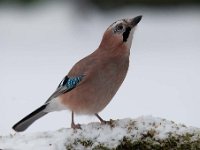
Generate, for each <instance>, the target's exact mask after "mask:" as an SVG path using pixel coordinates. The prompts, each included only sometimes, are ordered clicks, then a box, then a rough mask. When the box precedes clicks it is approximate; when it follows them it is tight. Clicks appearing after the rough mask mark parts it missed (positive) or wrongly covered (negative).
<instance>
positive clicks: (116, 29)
mask: <svg viewBox="0 0 200 150" xmlns="http://www.w3.org/2000/svg"><path fill="white" fill-rule="evenodd" d="M122 30H123V26H122V25H118V26H116V28H115V31H117V32H119V31H122Z"/></svg>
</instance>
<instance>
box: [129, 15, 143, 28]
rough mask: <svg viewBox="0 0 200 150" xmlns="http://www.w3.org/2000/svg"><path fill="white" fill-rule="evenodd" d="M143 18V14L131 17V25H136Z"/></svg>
mask: <svg viewBox="0 0 200 150" xmlns="http://www.w3.org/2000/svg"><path fill="white" fill-rule="evenodd" d="M141 19H142V16H137V17H135V18H133V19H131V25H132V26H133V27H134V26H136V25H137V24H138V23H139V22H140V20H141Z"/></svg>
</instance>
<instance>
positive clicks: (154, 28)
mask: <svg viewBox="0 0 200 150" xmlns="http://www.w3.org/2000/svg"><path fill="white" fill-rule="evenodd" d="M80 10H81V11H82V9H80ZM85 11H86V10H85ZM199 14H200V9H199V8H195V7H186V6H185V7H174V8H167V9H164V8H163V9H160V10H159V9H153V8H151V9H150V8H147V7H142V6H141V7H135V8H124V9H121V10H115V11H110V12H100V11H94V10H91V9H89V12H87V11H86V12H84V13H82V12H80V11H79V10H78V9H76V7H75V6H72V4H62V3H60V4H59V3H56V2H55V3H52V4H44V5H41V6H35V7H31V8H30V9H28V8H27V9H22V8H21V9H20V8H15V7H14V8H9V7H8V8H7V7H3V6H2V7H1V8H0V18H1V19H0V83H1V84H0V104H1V105H0V120H1V122H0V135H7V134H9V133H12V129H11V127H12V126H13V125H14V124H15V123H16V122H17V121H19V120H20V119H22V118H23V117H24V116H26V115H27V114H29V113H30V112H32V111H33V110H35V109H36V108H38V107H39V106H41V105H42V104H43V103H44V102H45V101H46V100H47V98H48V97H49V96H50V95H51V94H52V93H53V92H54V90H55V88H56V87H57V86H58V84H59V83H60V81H61V80H62V79H63V77H64V76H65V75H66V73H67V72H68V71H69V70H70V68H71V67H72V66H73V65H74V64H75V63H76V62H77V61H78V60H80V59H81V58H83V57H84V56H86V55H88V54H90V53H91V52H93V50H94V49H96V48H97V46H98V44H99V42H100V40H101V38H102V34H103V32H104V31H105V29H106V28H107V27H108V26H109V25H110V24H111V23H113V22H114V21H116V20H119V19H121V18H128V17H135V16H138V15H143V18H142V20H141V22H140V23H139V25H138V27H137V30H136V31H135V34H134V38H133V46H132V48H131V58H130V68H129V71H128V75H127V77H126V79H125V81H124V83H123V85H122V87H121V88H120V89H119V91H118V93H117V95H116V96H115V97H114V98H113V100H112V101H111V103H110V104H109V105H108V106H107V107H106V108H105V109H104V110H103V111H102V112H101V116H102V117H103V118H104V119H109V118H113V119H118V118H126V117H134V118H136V117H137V116H140V115H153V116H159V117H162V118H167V119H169V120H173V121H176V122H182V123H184V124H186V125H191V126H197V127H200V117H199V114H200V109H199V105H200V101H199V100H200V94H199V89H200V78H199V77H200V67H199V64H200V59H199V58H200V50H199V48H200V29H199V26H200V19H199V18H200V17H199ZM130 114H131V116H130ZM75 119H76V122H77V123H88V122H94V121H97V120H96V118H95V117H87V116H86V117H85V116H75ZM70 122H71V113H70V112H69V111H67V112H66V111H62V112H55V113H50V114H48V115H46V116H45V117H43V118H41V119H40V120H38V121H37V122H35V123H34V124H33V125H32V126H31V127H30V128H29V129H28V130H27V131H26V133H31V132H40V131H48V130H57V129H60V128H63V127H69V126H70ZM161 129H162V128H161Z"/></svg>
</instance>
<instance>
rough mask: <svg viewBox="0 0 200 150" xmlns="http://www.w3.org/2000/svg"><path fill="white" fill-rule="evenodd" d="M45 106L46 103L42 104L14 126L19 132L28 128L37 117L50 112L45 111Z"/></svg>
mask: <svg viewBox="0 0 200 150" xmlns="http://www.w3.org/2000/svg"><path fill="white" fill-rule="evenodd" d="M45 108H46V104H45V105H42V106H41V107H39V108H38V109H36V110H35V111H33V112H32V113H30V114H29V115H28V116H26V117H24V118H23V119H22V120H20V121H19V122H18V123H16V124H15V125H14V126H13V127H12V128H13V129H14V130H15V131H17V132H21V131H24V130H26V129H27V128H28V127H29V126H30V125H31V124H32V123H33V122H35V121H36V120H37V119H39V118H41V117H42V116H44V115H46V114H47V113H48V112H44V111H43V110H44V109H45Z"/></svg>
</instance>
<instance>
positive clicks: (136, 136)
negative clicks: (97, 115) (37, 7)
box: [0, 116, 200, 150]
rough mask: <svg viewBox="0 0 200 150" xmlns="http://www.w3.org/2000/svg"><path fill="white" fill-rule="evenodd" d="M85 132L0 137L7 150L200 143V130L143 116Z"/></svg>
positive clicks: (90, 127)
mask: <svg viewBox="0 0 200 150" xmlns="http://www.w3.org/2000/svg"><path fill="white" fill-rule="evenodd" d="M81 127H82V130H73V129H66V128H63V129H60V130H57V131H51V132H41V133H34V134H27V135H23V134H22V133H16V134H14V135H9V136H0V149H3V150H27V149H28V150H36V149H40V150H58V149H59V150H66V149H93V148H98V147H106V148H116V147H117V146H119V145H120V144H121V143H122V141H125V140H127V139H128V140H130V141H129V142H132V143H133V142H134V141H138V140H143V139H145V138H146V139H147V137H148V138H151V139H153V140H154V141H162V140H165V139H167V138H169V137H170V136H174V137H177V138H178V137H179V136H186V135H190V138H191V139H190V140H192V141H197V140H198V141H200V129H199V128H194V127H186V126H185V125H183V124H176V123H175V122H173V121H168V120H166V119H162V118H155V117H152V116H143V117H139V118H137V119H130V118H127V119H120V120H110V121H109V124H106V125H102V124H100V123H97V122H93V123H89V124H87V125H85V124H84V125H82V126H81Z"/></svg>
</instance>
